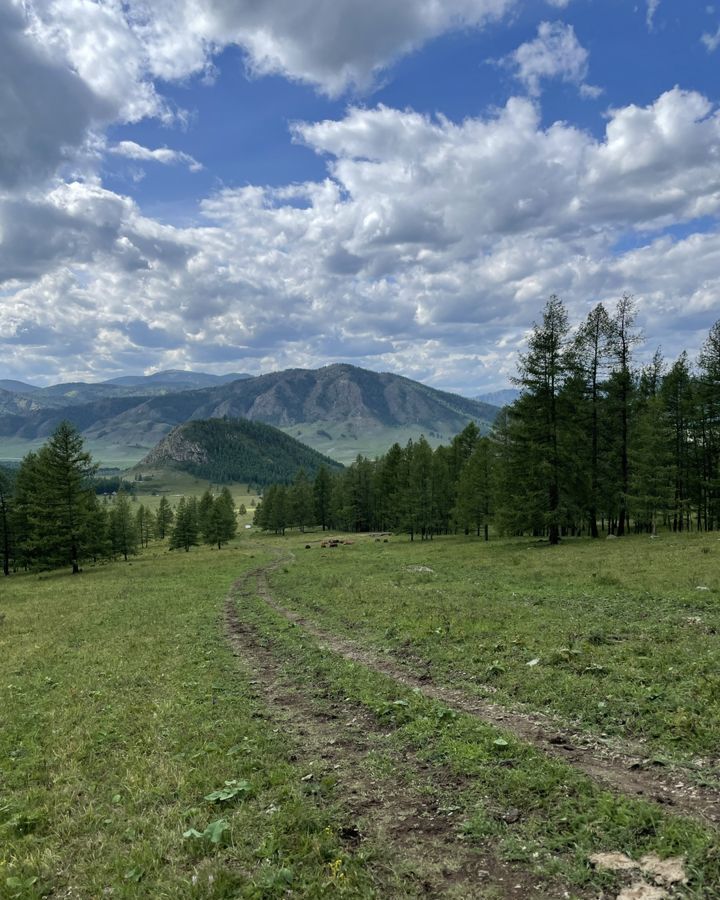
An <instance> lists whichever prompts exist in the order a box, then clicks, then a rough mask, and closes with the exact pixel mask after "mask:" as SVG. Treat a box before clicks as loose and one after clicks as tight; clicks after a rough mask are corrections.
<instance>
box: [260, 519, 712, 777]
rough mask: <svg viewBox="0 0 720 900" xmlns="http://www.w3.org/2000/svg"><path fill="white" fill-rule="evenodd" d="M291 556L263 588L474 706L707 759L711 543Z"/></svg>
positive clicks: (455, 541)
mask: <svg viewBox="0 0 720 900" xmlns="http://www.w3.org/2000/svg"><path fill="white" fill-rule="evenodd" d="M287 546H288V547H293V548H294V549H297V554H296V557H297V559H296V562H295V564H294V565H292V566H290V567H288V569H287V571H286V572H284V573H278V575H277V576H276V577H275V579H274V584H275V586H276V589H277V595H278V598H279V599H280V600H281V601H282V602H284V603H285V604H286V605H288V606H289V607H292V608H293V609H297V610H301V611H303V612H306V613H309V614H310V615H311V616H312V617H314V618H315V619H316V620H317V621H319V622H322V623H323V624H324V625H325V626H326V627H329V628H330V629H332V630H336V631H338V632H340V633H345V634H348V635H351V636H352V637H354V638H355V639H362V640H364V641H365V642H367V643H368V644H370V645H374V646H375V647H379V648H392V649H393V650H394V651H395V652H396V653H397V654H398V655H399V656H401V657H403V658H407V659H408V660H409V662H410V664H411V665H412V664H415V665H417V664H418V663H419V662H420V661H423V662H424V663H426V664H427V663H429V665H430V668H431V671H432V673H433V675H434V677H436V678H437V679H438V680H440V681H443V682H446V683H451V684H452V685H454V686H463V687H464V688H465V689H466V690H467V691H468V693H469V694H473V693H474V694H476V695H482V696H488V695H489V696H491V697H492V698H493V699H495V700H498V701H501V702H508V703H511V704H519V705H522V706H524V707H526V708H530V709H533V710H540V711H543V712H548V713H555V714H558V715H560V716H562V717H564V718H565V719H568V720H570V721H571V722H573V723H575V724H576V725H578V726H580V727H581V728H584V729H588V730H590V731H592V732H594V733H597V734H602V733H604V734H606V735H618V736H624V737H629V738H632V739H633V740H635V741H642V742H644V743H645V744H646V746H647V751H648V754H650V753H656V754H662V755H666V756H667V757H670V758H673V759H677V760H687V759H694V758H699V759H700V761H703V760H705V759H706V758H707V757H710V758H712V757H714V756H715V755H716V753H717V741H718V734H720V638H719V637H718V636H719V635H720V543H719V542H718V537H717V535H716V534H710V535H701V536H697V535H690V536H688V535H679V536H678V535H662V536H660V537H658V538H657V539H656V540H650V539H649V538H648V537H629V538H625V539H622V540H615V541H606V540H603V541H598V542H594V543H593V542H592V541H590V540H574V541H573V540H569V541H566V542H564V543H563V544H562V545H561V546H559V547H556V548H551V547H549V546H547V544H542V543H538V542H533V541H529V540H506V541H501V540H496V541H491V542H490V543H488V544H485V543H483V542H482V541H479V540H476V539H467V538H464V537H459V538H454V537H447V538H438V539H436V540H434V541H432V542H424V543H421V542H418V541H415V542H414V543H410V542H409V541H408V540H407V538H405V537H397V538H392V539H391V540H390V542H389V543H375V542H374V541H372V540H371V539H367V538H361V539H360V540H358V541H357V542H356V543H355V544H354V545H353V546H352V547H345V548H342V549H341V550H324V551H323V550H320V549H316V550H314V551H312V552H310V551H305V550H304V549H298V548H300V547H302V546H303V544H302V543H300V542H299V541H298V539H297V538H292V537H291V538H288V542H287ZM413 566H425V567H428V568H430V569H432V570H433V571H432V572H421V571H412V567H413ZM533 660H539V662H538V663H537V664H536V665H533V666H529V665H528V663H530V662H532V661H533Z"/></svg>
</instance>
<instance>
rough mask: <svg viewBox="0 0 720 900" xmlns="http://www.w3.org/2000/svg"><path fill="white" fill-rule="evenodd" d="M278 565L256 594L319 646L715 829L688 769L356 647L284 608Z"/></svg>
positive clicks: (716, 818) (712, 803)
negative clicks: (276, 588) (272, 583)
mask: <svg viewBox="0 0 720 900" xmlns="http://www.w3.org/2000/svg"><path fill="white" fill-rule="evenodd" d="M280 564H281V563H280V562H278V563H276V564H273V565H270V566H267V567H265V568H263V569H260V570H258V571H257V572H256V573H255V577H256V579H257V590H258V596H260V597H261V598H262V600H264V602H265V603H267V605H268V606H270V607H271V608H272V609H273V610H275V612H276V613H279V614H280V615H281V616H283V617H284V618H285V619H287V620H288V621H289V622H293V623H294V624H295V625H298V626H299V627H301V628H302V629H304V630H305V631H306V632H307V633H308V634H310V635H312V636H313V637H314V638H315V639H316V640H317V641H318V642H319V643H320V645H321V646H323V647H326V648H328V649H329V650H332V651H333V652H334V653H337V654H338V655H339V656H343V657H344V658H345V659H348V660H352V661H353V662H357V663H360V664H362V665H364V666H366V667H367V668H369V669H372V670H374V671H376V672H379V673H381V674H383V675H387V676H388V677H390V678H392V679H394V680H395V681H397V682H398V684H402V685H404V686H405V687H408V688H411V689H413V690H417V691H419V692H420V693H421V694H423V695H424V696H425V697H428V698H430V699H432V700H439V701H440V702H442V703H444V704H446V705H447V706H449V707H451V708H452V709H456V710H459V711H461V712H464V713H468V714H470V715H472V716H475V717H476V718H478V719H481V720H482V721H483V722H486V723H488V724H490V725H494V726H497V727H498V728H502V729H504V730H506V731H508V732H510V733H511V734H513V735H514V736H515V737H517V738H520V739H521V740H523V741H526V742H527V743H529V744H532V745H533V746H535V747H538V748H539V749H541V750H543V751H545V752H546V753H547V754H548V755H550V756H553V757H555V758H557V759H561V760H563V762H566V763H568V764H569V765H571V766H573V767H574V768H576V769H578V770H579V771H581V772H584V773H585V774H586V775H589V776H590V777H591V778H593V779H594V780H595V781H598V782H600V783H601V784H603V785H605V786H607V787H609V788H611V789H613V790H614V791H617V792H619V793H622V794H626V795H630V796H636V797H642V799H643V800H647V801H649V802H652V803H657V804H660V805H662V806H663V808H664V809H665V810H666V811H667V812H670V813H676V814H677V815H682V816H687V817H688V818H692V819H696V820H699V821H701V822H702V823H703V824H704V825H711V826H713V827H715V828H718V827H720V791H718V790H717V789H714V788H712V787H709V786H704V785H699V784H696V783H694V782H693V781H692V777H691V775H690V773H689V772H688V771H687V770H683V769H681V768H680V767H676V766H667V767H663V768H656V767H654V766H652V764H649V761H648V760H646V759H644V758H643V756H641V755H639V754H638V753H634V752H633V749H632V748H628V747H622V746H620V745H619V744H618V742H609V741H607V742H603V741H601V740H599V739H596V738H594V737H592V736H590V735H588V734H587V733H584V732H581V731H577V730H574V729H572V728H570V727H566V726H564V725H562V726H560V727H559V724H558V722H557V721H553V720H552V719H551V718H549V717H546V716H543V715H541V714H539V713H532V714H531V713H522V712H518V711H515V710H511V709H508V708H507V707H504V706H502V705H500V704H498V703H491V702H490V701H487V700H483V699H479V698H475V697H469V696H468V695H467V694H466V693H464V692H463V691H460V690H456V689H454V688H450V687H446V686H444V685H439V684H436V683H434V682H433V681H432V676H431V675H430V673H429V672H427V671H426V672H423V673H422V674H420V675H416V674H414V673H413V672H411V671H409V670H408V669H407V668H405V667H404V666H402V665H401V664H400V663H399V662H398V661H397V660H396V659H394V658H392V657H390V656H387V655H384V654H380V653H378V652H377V651H373V650H369V649H366V648H362V647H359V646H358V645H357V644H355V643H354V642H352V641H349V640H347V639H345V638H342V637H339V636H337V635H335V634H332V633H330V632H328V631H325V630H324V629H322V628H320V627H319V626H318V625H317V624H316V623H314V622H312V621H310V620H309V619H307V618H305V616H302V615H300V614H298V613H296V612H293V611H292V610H289V609H287V608H286V607H284V606H282V604H280V603H278V601H277V600H276V599H275V598H274V597H273V595H272V592H271V591H270V587H269V585H268V580H267V574H268V573H269V572H270V571H272V569H273V568H275V567H276V566H278V565H280ZM646 766H648V767H647V768H646Z"/></svg>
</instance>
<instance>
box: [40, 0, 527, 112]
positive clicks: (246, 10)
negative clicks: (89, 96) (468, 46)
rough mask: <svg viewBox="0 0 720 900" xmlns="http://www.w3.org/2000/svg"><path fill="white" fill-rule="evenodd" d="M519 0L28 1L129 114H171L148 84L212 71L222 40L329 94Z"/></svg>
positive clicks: (87, 76)
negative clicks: (423, 45)
mask: <svg viewBox="0 0 720 900" xmlns="http://www.w3.org/2000/svg"><path fill="white" fill-rule="evenodd" d="M516 4H517V0H444V2H443V3H438V2H437V0H395V2H393V3H386V2H385V0H367V2H365V3H363V4H362V5H358V4H357V2H355V0H334V2H333V3H326V2H322V0H266V2H263V3H258V2H256V0H203V2H200V0H153V2H152V3H149V2H146V0H127V2H124V3H115V2H107V3H97V2H94V0H63V2H62V3H55V2H53V0H31V9H32V15H33V31H34V33H35V34H36V36H37V37H38V39H40V40H41V41H42V42H43V43H45V44H49V45H52V46H53V47H55V48H57V49H58V50H59V51H61V52H62V53H63V54H65V56H66V57H67V58H68V59H69V60H70V62H71V64H72V66H73V68H74V69H75V70H76V71H77V72H78V73H79V75H80V77H81V78H83V79H84V80H85V81H86V83H87V84H89V85H90V86H91V87H92V88H93V90H95V91H96V92H97V93H98V94H100V95H101V96H103V97H107V98H109V99H110V100H111V102H113V103H114V105H115V106H116V107H117V108H118V110H120V111H121V115H122V116H123V117H124V118H125V119H126V120H133V121H134V120H136V119H138V118H142V117H143V116H147V115H163V116H166V117H168V116H171V115H172V111H171V110H169V109H168V108H167V107H166V106H165V104H164V103H163V101H162V99H161V98H160V97H159V96H158V94H157V93H156V91H155V88H154V81H155V80H156V79H164V80H176V79H180V78H185V77H187V76H188V75H192V74H197V73H199V72H203V71H208V70H210V69H211V67H212V58H213V56H214V55H215V54H216V53H217V52H219V51H220V50H221V49H222V48H223V47H226V46H228V45H236V46H239V47H241V48H242V49H243V50H244V52H245V54H246V57H247V62H248V65H249V68H250V69H251V70H252V71H254V72H256V73H258V74H267V73H273V74H281V75H283V76H286V77H288V78H292V79H296V80H299V81H304V82H307V83H309V84H312V85H315V86H317V87H318V88H319V89H320V90H322V91H324V92H326V93H328V94H333V95H336V94H339V93H341V92H342V91H344V90H345V89H347V88H348V87H353V86H354V87H359V88H362V89H365V88H367V87H369V86H370V85H371V83H372V81H373V79H374V77H375V76H376V74H377V73H378V72H379V71H381V70H382V69H383V68H385V67H387V66H388V65H389V64H391V63H392V62H393V61H394V60H395V59H397V58H398V57H399V56H402V55H404V54H406V53H408V52H409V51H411V50H413V49H415V48H417V47H418V46H420V45H421V44H423V43H425V42H426V41H428V40H430V39H432V38H434V37H437V36H438V35H440V34H443V33H444V32H446V31H449V30H453V29H457V28H462V27H482V26H484V25H485V24H487V23H488V22H491V21H494V20H497V19H499V18H500V17H502V16H503V15H504V14H506V13H507V12H508V11H509V10H511V9H512V8H514V7H515V6H516Z"/></svg>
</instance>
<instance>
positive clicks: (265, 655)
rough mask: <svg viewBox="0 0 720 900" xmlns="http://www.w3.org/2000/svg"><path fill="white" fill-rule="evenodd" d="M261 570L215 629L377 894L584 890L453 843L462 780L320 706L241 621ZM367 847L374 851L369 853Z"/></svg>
mask: <svg viewBox="0 0 720 900" xmlns="http://www.w3.org/2000/svg"><path fill="white" fill-rule="evenodd" d="M270 568H272V566H269V567H263V568H261V569H258V570H256V571H254V572H249V573H247V574H246V575H244V576H243V577H242V578H240V579H239V580H238V581H237V582H236V583H235V585H234V586H233V589H232V591H231V592H230V594H229V595H228V597H227V600H226V604H225V614H224V625H225V631H226V634H227V637H228V640H229V642H230V645H231V647H232V650H233V652H234V654H235V656H236V657H237V658H238V659H239V660H240V661H241V663H242V665H243V666H245V667H246V668H247V669H248V670H249V671H250V672H251V673H252V681H251V684H252V686H253V687H254V689H255V691H256V692H257V694H258V696H260V697H261V698H262V699H263V700H264V701H265V702H266V704H267V709H268V715H269V718H270V719H271V721H273V722H274V723H275V726H276V727H278V728H281V729H283V730H284V731H285V732H287V734H288V736H289V740H290V741H291V742H292V744H293V747H292V753H291V757H290V758H291V760H293V761H295V762H296V763H297V764H298V765H300V766H302V768H304V769H305V770H306V774H305V776H304V780H305V781H307V783H308V788H309V790H312V785H313V784H321V783H323V782H324V781H325V780H326V779H330V780H331V781H332V782H334V783H335V784H336V785H337V788H338V790H337V791H336V793H338V794H339V795H340V797H341V806H342V808H343V811H344V812H345V813H346V814H347V821H348V824H347V826H345V827H344V828H343V829H342V830H341V832H340V836H341V838H342V839H343V840H344V842H345V844H346V846H347V848H348V850H349V851H353V850H355V849H358V848H360V847H361V846H362V847H365V846H367V847H369V848H370V849H371V852H370V854H369V858H370V863H369V865H370V866H371V869H372V871H373V875H374V877H375V879H376V882H377V884H376V890H377V895H378V896H379V897H386V896H397V897H450V898H484V897H488V898H490V897H492V898H497V900H505V898H525V897H534V898H540V900H542V898H548V900H549V898H553V900H557V898H563V897H565V898H569V897H573V898H582V897H583V896H586V895H585V894H584V893H583V892H582V891H579V890H577V889H576V888H569V887H567V886H565V885H562V884H560V883H559V882H556V881H554V882H552V883H550V882H548V881H547V880H546V879H543V878H542V877H541V876H539V875H537V874H536V873H533V872H531V871H527V870H525V869H522V868H520V867H519V866H518V865H516V864H512V863H509V862H506V861H504V860H502V859H500V858H499V857H498V856H497V854H496V853H494V852H493V851H492V849H491V848H489V847H486V846H477V845H474V844H470V843H469V842H466V841H465V840H463V838H462V837H461V835H460V823H459V822H458V821H457V820H456V818H455V813H454V810H453V808H452V807H451V806H449V805H448V803H447V797H448V796H452V792H457V791H458V790H461V789H462V787H463V786H465V785H464V784H463V783H462V780H461V779H459V780H458V783H457V784H454V783H453V784H451V783H449V782H448V783H444V784H442V785H438V784H437V782H436V781H435V782H434V783H431V781H430V779H429V777H428V772H427V769H428V766H427V765H426V764H423V763H422V762H421V761H420V760H418V759H417V758H416V757H415V756H414V755H413V754H412V753H409V752H408V753H400V752H396V751H389V750H388V748H387V746H385V738H386V737H387V734H386V732H387V729H383V728H382V727H381V726H380V725H379V724H378V723H377V721H376V720H375V719H374V717H372V716H370V715H369V714H367V713H366V712H365V711H364V710H362V709H361V708H359V707H357V706H348V705H346V704H340V703H333V702H332V701H329V702H328V703H327V704H321V703H320V702H319V701H318V700H316V699H313V698H312V697H310V696H308V694H307V692H306V691H305V690H304V689H303V688H302V686H301V685H297V684H294V683H293V682H292V680H291V679H289V678H288V677H286V676H285V675H284V674H283V671H282V662H281V660H280V659H279V658H278V656H277V655H275V654H274V653H273V648H272V645H271V644H269V643H268V642H267V641H266V640H265V639H264V638H263V637H262V636H261V635H259V634H258V633H257V632H256V631H255V630H254V629H253V628H252V626H250V625H248V624H247V623H245V622H244V621H242V619H241V618H240V616H239V614H238V611H237V607H236V600H237V599H239V598H241V597H243V596H248V597H257V596H261V597H262V599H263V600H265V602H269V599H270V594H269V588H268V585H267V577H266V573H267V571H268V569H270ZM373 752H380V753H381V754H382V755H383V757H384V758H385V760H388V758H389V760H390V762H391V764H392V774H390V775H388V774H384V773H385V769H384V768H379V767H377V766H372V765H369V764H368V755H369V754H371V753H373ZM448 778H450V776H448ZM443 795H444V796H445V800H443ZM372 848H382V849H381V852H379V853H378V854H377V856H376V855H375V854H374V852H373V851H372ZM389 884H392V885H393V886H394V887H393V889H392V893H389V892H388V885H389ZM398 885H401V886H402V887H401V888H398ZM398 890H401V891H402V893H398Z"/></svg>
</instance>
